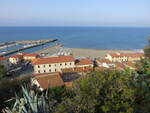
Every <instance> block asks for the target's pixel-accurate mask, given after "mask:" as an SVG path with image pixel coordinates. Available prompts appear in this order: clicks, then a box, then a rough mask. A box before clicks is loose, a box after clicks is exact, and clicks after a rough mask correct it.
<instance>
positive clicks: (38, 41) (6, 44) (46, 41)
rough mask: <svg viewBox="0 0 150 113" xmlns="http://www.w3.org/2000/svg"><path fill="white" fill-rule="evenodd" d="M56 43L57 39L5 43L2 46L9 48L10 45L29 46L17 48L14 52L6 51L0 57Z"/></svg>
mask: <svg viewBox="0 0 150 113" xmlns="http://www.w3.org/2000/svg"><path fill="white" fill-rule="evenodd" d="M55 41H57V39H48V40H23V41H15V42H13V43H5V44H4V45H3V44H2V45H3V46H11V45H10V44H14V43H15V44H16V45H25V44H30V46H28V45H27V46H26V47H22V48H19V49H15V50H10V51H6V52H5V53H4V52H3V53H0V57H2V56H7V55H10V54H13V53H16V52H20V51H22V50H26V49H30V48H33V47H37V46H41V45H45V44H47V43H50V42H55Z"/></svg>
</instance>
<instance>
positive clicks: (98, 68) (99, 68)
mask: <svg viewBox="0 0 150 113" xmlns="http://www.w3.org/2000/svg"><path fill="white" fill-rule="evenodd" d="M105 69H106V68H105V67H102V66H101V67H95V71H104V70H105Z"/></svg>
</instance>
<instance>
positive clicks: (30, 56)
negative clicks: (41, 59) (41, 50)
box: [23, 53, 38, 61]
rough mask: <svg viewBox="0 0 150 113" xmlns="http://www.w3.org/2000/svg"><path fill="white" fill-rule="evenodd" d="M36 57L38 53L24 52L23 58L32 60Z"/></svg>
mask: <svg viewBox="0 0 150 113" xmlns="http://www.w3.org/2000/svg"><path fill="white" fill-rule="evenodd" d="M37 57H38V54H35V53H32V54H28V53H27V54H24V55H23V59H24V60H27V61H32V60H34V59H36V58H37Z"/></svg>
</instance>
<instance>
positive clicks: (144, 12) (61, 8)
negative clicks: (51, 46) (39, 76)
mask: <svg viewBox="0 0 150 113" xmlns="http://www.w3.org/2000/svg"><path fill="white" fill-rule="evenodd" d="M0 26H150V0H0Z"/></svg>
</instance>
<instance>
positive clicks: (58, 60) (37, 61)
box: [32, 56, 75, 65]
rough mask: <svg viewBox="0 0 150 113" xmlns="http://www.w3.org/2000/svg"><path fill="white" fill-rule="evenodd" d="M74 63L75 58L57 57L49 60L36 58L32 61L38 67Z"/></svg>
mask: <svg viewBox="0 0 150 113" xmlns="http://www.w3.org/2000/svg"><path fill="white" fill-rule="evenodd" d="M73 61H75V59H74V57H73V56H56V57H48V58H36V59H34V60H33V61H32V63H33V65H38V64H49V63H61V62H73Z"/></svg>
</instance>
